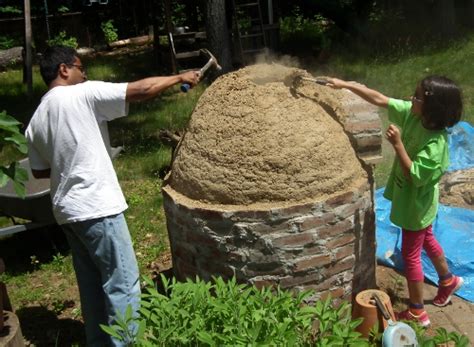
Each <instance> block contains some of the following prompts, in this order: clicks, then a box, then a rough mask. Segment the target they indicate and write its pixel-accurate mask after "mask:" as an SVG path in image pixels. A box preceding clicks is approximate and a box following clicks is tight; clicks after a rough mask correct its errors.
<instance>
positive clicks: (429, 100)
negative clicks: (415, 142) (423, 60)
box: [420, 76, 463, 130]
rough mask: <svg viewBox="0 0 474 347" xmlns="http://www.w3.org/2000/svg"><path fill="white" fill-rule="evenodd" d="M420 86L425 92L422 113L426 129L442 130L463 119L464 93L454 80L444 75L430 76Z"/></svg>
mask: <svg viewBox="0 0 474 347" xmlns="http://www.w3.org/2000/svg"><path fill="white" fill-rule="evenodd" d="M420 86H421V89H422V92H423V94H424V95H423V105H422V111H421V113H422V121H423V126H424V127H425V128H426V129H430V130H442V129H444V128H446V127H452V126H453V125H455V124H456V123H457V122H459V121H460V120H461V115H462V109H463V105H462V95H461V90H460V89H459V87H458V86H457V85H456V83H454V81H452V80H450V79H449V78H447V77H444V76H428V77H426V78H424V79H423V80H422V81H421V82H420Z"/></svg>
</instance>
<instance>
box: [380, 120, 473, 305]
mask: <svg viewBox="0 0 474 347" xmlns="http://www.w3.org/2000/svg"><path fill="white" fill-rule="evenodd" d="M449 145H450V147H449V151H450V160H451V165H450V167H449V170H450V171H453V170H461V169H467V168H471V167H474V147H473V146H474V128H473V127H472V126H471V125H470V124H469V123H466V122H460V123H459V124H457V125H456V126H455V127H453V128H452V129H451V130H450V133H449ZM383 191H384V188H380V189H378V190H377V191H376V193H375V205H376V210H375V213H376V218H377V220H376V233H377V260H378V262H379V263H381V264H384V265H387V266H391V267H394V268H396V269H399V270H403V260H402V255H401V242H402V240H401V230H400V228H398V227H397V226H395V225H393V224H392V223H391V222H390V219H389V217H390V201H388V200H386V199H385V198H384V197H383ZM433 232H434V234H435V236H436V238H437V240H438V241H439V242H440V244H441V246H442V247H443V250H444V252H445V255H446V260H447V261H448V265H449V268H450V270H451V272H453V273H455V274H456V275H458V276H462V277H463V278H464V286H463V287H462V288H461V289H460V290H459V291H458V292H457V293H456V294H457V295H459V296H460V297H462V298H464V299H466V300H469V301H471V302H474V211H472V210H468V209H464V208H457V207H450V206H445V205H440V208H439V211H438V215H437V217H436V220H435V222H434V223H433ZM421 261H422V264H423V271H424V272H425V277H426V278H427V279H428V280H430V281H432V282H434V283H437V282H438V275H437V274H436V271H435V269H434V267H433V265H432V264H431V262H430V260H429V258H428V256H427V255H426V253H425V252H424V251H423V252H422V257H421Z"/></svg>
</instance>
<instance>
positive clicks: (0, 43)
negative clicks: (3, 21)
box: [0, 35, 16, 49]
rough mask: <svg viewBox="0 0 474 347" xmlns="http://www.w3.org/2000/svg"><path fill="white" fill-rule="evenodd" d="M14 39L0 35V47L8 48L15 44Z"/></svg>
mask: <svg viewBox="0 0 474 347" xmlns="http://www.w3.org/2000/svg"><path fill="white" fill-rule="evenodd" d="M15 43H16V40H15V39H14V38H12V37H10V36H3V35H0V49H9V48H12V47H14V46H15Z"/></svg>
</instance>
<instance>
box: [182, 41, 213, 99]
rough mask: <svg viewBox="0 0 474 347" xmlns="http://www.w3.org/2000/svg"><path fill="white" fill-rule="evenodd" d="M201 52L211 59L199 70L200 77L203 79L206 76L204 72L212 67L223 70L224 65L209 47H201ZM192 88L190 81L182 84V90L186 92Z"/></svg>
mask: <svg viewBox="0 0 474 347" xmlns="http://www.w3.org/2000/svg"><path fill="white" fill-rule="evenodd" d="M200 51H201V54H204V55H206V56H207V57H209V60H208V61H207V63H206V65H204V66H203V67H202V68H201V70H199V79H200V80H201V79H202V78H203V76H204V74H205V73H206V72H207V70H209V69H210V68H211V67H212V68H215V69H216V70H217V71H220V70H222V67H221V66H220V65H219V63H218V62H217V59H216V58H215V57H214V56H213V55H212V53H211V52H209V51H208V50H207V49H204V48H203V49H201V50H200ZM190 88H191V86H190V85H189V84H188V83H184V84H182V85H181V91H182V92H184V93H186V92H187V91H188V90H189V89H190Z"/></svg>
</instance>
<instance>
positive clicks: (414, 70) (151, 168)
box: [0, 37, 474, 345]
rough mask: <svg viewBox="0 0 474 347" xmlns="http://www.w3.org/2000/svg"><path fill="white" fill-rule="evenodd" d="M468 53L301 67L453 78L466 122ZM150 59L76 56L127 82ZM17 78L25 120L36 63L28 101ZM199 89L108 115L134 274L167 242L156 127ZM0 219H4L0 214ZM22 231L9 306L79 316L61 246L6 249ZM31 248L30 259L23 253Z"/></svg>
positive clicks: (165, 160)
mask: <svg viewBox="0 0 474 347" xmlns="http://www.w3.org/2000/svg"><path fill="white" fill-rule="evenodd" d="M472 58H474V38H473V37H469V38H467V39H466V41H464V42H462V43H457V44H455V45H454V46H452V47H448V48H446V49H444V50H435V49H431V50H426V51H423V53H420V54H411V55H409V56H406V57H399V58H396V59H395V58H394V59H390V61H385V62H384V61H382V60H380V59H374V58H370V59H355V58H353V57H349V56H348V55H346V56H344V55H342V56H333V57H332V58H331V60H330V61H329V63H328V64H327V65H325V66H323V67H321V66H317V67H316V66H306V67H305V68H306V69H308V70H310V71H312V72H313V73H314V74H315V75H317V74H325V75H333V76H338V77H342V78H345V79H350V80H357V81H359V82H362V83H365V84H366V85H368V86H369V87H372V88H375V89H378V90H380V91H382V92H383V93H385V94H387V95H389V96H393V97H397V98H408V97H409V96H410V95H412V93H413V91H414V89H415V85H416V83H417V82H418V81H419V80H420V79H421V78H423V77H424V76H425V75H427V74H431V73H438V74H445V75H447V76H449V77H451V78H453V79H455V80H456V81H457V82H458V83H459V85H460V86H461V87H462V88H463V90H464V100H465V119H466V120H468V121H470V122H471V123H472V122H473V120H474V115H473V113H474V112H473V111H474V102H473V99H472V96H473V93H474V90H473V88H474V86H473V85H472V84H471V81H470V79H471V78H472V76H473V73H472V71H471V70H474V67H473V65H472V64H469V63H466V62H469V61H472V60H473V59H472ZM151 61H152V54H151V53H150V52H145V54H139V53H136V54H135V53H134V54H133V55H132V56H125V55H123V56H105V57H99V58H96V59H85V60H84V63H85V65H86V66H87V67H88V76H89V78H90V79H99V80H100V79H102V80H107V81H132V80H135V79H138V78H141V77H145V76H149V75H151V74H153V73H157V72H156V71H153V70H151V69H150V68H149V66H152V65H151ZM21 79H22V73H21V71H20V70H15V69H12V70H9V71H7V72H3V73H0V110H3V109H5V110H6V111H7V112H8V113H9V114H11V115H13V116H15V117H17V118H18V119H19V120H21V121H23V122H24V123H26V122H27V121H28V119H29V117H30V116H31V115H32V113H33V111H34V109H35V107H36V106H37V105H38V103H39V100H40V98H41V95H42V94H43V93H44V92H45V91H46V87H45V86H44V85H43V82H42V81H41V78H40V76H39V73H38V69H37V68H35V69H34V79H33V80H34V95H33V97H32V99H31V100H28V99H27V98H26V97H25V87H24V86H23V85H22V83H21ZM204 89H205V85H200V86H198V87H196V88H195V89H193V90H191V91H190V92H189V93H187V94H183V93H180V92H179V91H178V90H177V87H176V88H173V89H171V90H169V91H167V92H166V93H164V94H163V95H162V96H160V97H159V98H157V99H155V100H153V101H149V102H144V103H140V104H132V105H131V106H130V113H129V116H128V117H125V118H122V119H118V120H116V121H113V122H111V123H110V125H109V128H110V134H111V139H112V144H113V145H115V146H123V147H124V151H123V152H122V153H121V155H120V156H119V157H118V158H117V159H116V160H115V161H114V166H115V168H116V171H117V174H118V177H119V180H120V183H121V186H122V189H123V191H124V194H125V196H126V199H127V203H128V205H129V209H128V210H127V212H126V218H127V222H128V225H129V229H130V232H131V234H132V239H133V242H134V247H135V251H136V254H137V259H138V262H139V266H140V270H141V272H142V274H150V272H151V270H150V264H151V263H152V262H153V261H156V259H157V258H158V257H160V255H162V254H163V253H164V252H165V251H166V250H167V249H168V247H169V245H168V236H167V230H166V224H165V216H164V212H163V208H162V196H161V191H160V189H161V185H162V180H161V179H160V178H159V176H158V173H159V171H160V169H162V168H163V167H164V166H166V165H168V164H169V162H170V158H171V151H170V149H169V148H168V147H166V146H163V145H162V144H161V142H160V141H159V139H158V131H159V129H161V128H167V129H171V130H181V129H183V128H185V126H186V124H187V122H188V119H189V117H190V115H191V113H192V110H193V108H194V106H195V104H196V102H197V100H198V99H199V97H200V95H201V94H202V92H203V91H204ZM381 118H382V122H383V124H384V128H385V127H386V126H387V125H388V123H387V117H386V114H384V113H383V112H381ZM383 156H384V162H383V163H382V164H380V165H377V167H376V171H375V175H376V181H377V184H378V185H379V186H380V185H383V184H384V183H385V180H386V178H387V173H388V170H389V169H390V167H391V162H392V160H393V151H392V149H391V146H390V145H389V144H387V143H386V142H384V145H383ZM6 159H9V158H8V154H2V153H0V160H2V161H3V160H6ZM3 222H4V223H6V222H5V220H3ZM0 223H2V220H1V218H0ZM23 237H26V235H23V236H22V238H19V240H17V241H15V238H13V239H10V240H2V241H1V242H0V254H1V255H2V257H4V259H5V261H6V264H7V273H6V274H4V275H2V277H0V279H2V280H4V281H5V282H6V283H7V287H8V289H9V293H10V296H11V299H12V301H13V305H14V307H15V308H16V309H17V310H18V309H21V310H23V311H22V312H24V313H23V314H22V325H23V324H27V323H28V316H29V313H30V310H33V308H34V307H37V306H40V307H42V308H44V309H45V310H46V312H49V313H51V314H53V315H54V316H55V317H56V316H57V319H58V321H57V322H56V323H54V324H57V325H58V326H59V323H58V322H62V321H61V320H62V319H65V320H67V319H70V320H74V321H76V320H77V319H78V317H79V315H80V307H79V299H78V296H77V289H76V285H75V279H74V272H73V270H72V262H71V257H70V256H69V255H68V254H67V253H66V254H62V255H61V254H59V255H58V253H57V251H56V250H52V249H50V248H51V247H50V246H45V245H40V244H35V242H31V240H30V241H26V242H30V243H32V244H34V245H35V247H36V248H35V250H34V251H33V250H31V251H30V253H29V254H28V253H27V254H24V255H23V254H16V253H19V252H12V251H11V250H13V249H22V248H23V245H24V244H25V240H24V238H23ZM15 247H16V248H15ZM42 247H43V248H46V249H47V248H48V247H49V251H48V252H49V254H43V255H40V254H37V249H40V248H42ZM5 250H9V251H8V252H6V251H5ZM48 252H47V253H48ZM34 254H36V256H37V258H36V259H37V260H38V263H35V262H34V261H33V260H32V259H31V258H30V257H31V256H32V255H34ZM68 300H72V301H73V303H69V301H68ZM25 322H26V323H25ZM33 324H34V323H33ZM61 326H62V325H61ZM61 329H62V330H61V336H64V335H67V334H69V333H68V331H69V330H71V333H70V334H73V333H72V331H75V330H74V329H70V328H61ZM54 336H56V335H54ZM27 337H30V336H27ZM61 338H62V337H61ZM33 340H34V339H33ZM38 341H39V340H38ZM33 342H34V341H33ZM53 345H54V344H53Z"/></svg>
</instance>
